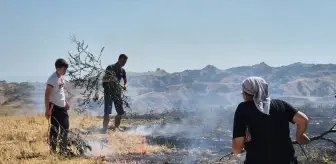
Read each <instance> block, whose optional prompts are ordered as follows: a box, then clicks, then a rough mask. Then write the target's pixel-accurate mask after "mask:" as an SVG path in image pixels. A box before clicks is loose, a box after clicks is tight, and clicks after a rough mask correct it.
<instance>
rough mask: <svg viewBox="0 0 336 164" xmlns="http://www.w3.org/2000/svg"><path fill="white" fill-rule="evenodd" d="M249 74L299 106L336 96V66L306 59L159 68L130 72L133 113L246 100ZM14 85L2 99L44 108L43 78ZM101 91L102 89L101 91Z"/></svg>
mask: <svg viewBox="0 0 336 164" xmlns="http://www.w3.org/2000/svg"><path fill="white" fill-rule="evenodd" d="M248 76H262V77H263V78H265V79H266V80H267V82H268V83H269V89H270V95H271V96H272V97H273V98H281V99H284V100H287V101H289V102H291V103H295V104H297V105H302V104H305V103H308V102H314V103H321V104H330V103H333V101H334V99H335V98H334V94H335V92H336V65H334V64H304V63H293V64H290V65H287V66H281V67H271V66H269V65H267V64H266V63H259V64H255V65H252V66H241V67H235V68H230V69H226V70H220V69H218V68H216V67H215V66H212V65H207V66H206V67H204V68H202V69H199V70H185V71H182V72H174V73H168V72H166V71H165V70H163V69H160V68H158V69H156V70H155V71H149V72H145V73H134V72H130V73H128V79H129V89H128V91H127V92H126V95H128V96H130V98H131V102H130V103H131V107H132V110H133V112H138V113H148V111H154V112H157V113H161V112H164V111H167V110H172V109H181V110H186V111H189V110H196V109H208V108H221V107H229V106H235V105H236V104H237V103H239V102H240V101H241V100H242V98H241V82H242V81H243V80H244V79H245V78H246V77H248ZM24 85H27V86H28V85H29V87H26V86H24ZM13 86H18V88H19V90H17V91H18V92H19V93H20V94H21V95H18V94H16V95H15V94H12V95H11V96H9V97H8V96H7V97H6V96H5V97H3V98H0V101H12V100H14V99H15V96H16V97H17V98H18V97H20V98H21V100H23V99H24V101H25V103H24V105H27V104H30V105H35V107H36V108H38V109H39V111H40V110H42V109H43V96H44V89H45V84H44V83H29V84H27V83H21V84H16V83H11V84H6V83H5V82H2V83H0V89H1V88H4V87H5V88H10V87H13ZM20 88H21V90H22V88H25V89H24V90H25V91H22V92H21V90H20ZM8 91H10V90H8V89H7V91H6V92H8ZM14 91H15V90H14ZM80 92H82V91H80V90H77V89H76V90H73V89H72V90H70V93H71V94H72V96H75V97H74V99H73V103H77V102H78V99H80ZM28 93H29V94H30V96H28V95H27V94H28ZM7 94H8V93H7ZM1 95H2V96H4V89H2V90H0V96H1ZM102 95H103V94H102V93H101V94H100V96H102ZM22 98H23V99H22ZM8 99H9V100H8ZM79 101H80V100H79ZM2 103H4V102H2ZM12 104H13V103H12ZM3 105H4V104H3ZM22 105H23V104H21V106H22ZM96 111H97V110H96ZM98 112H102V111H101V110H99V111H98Z"/></svg>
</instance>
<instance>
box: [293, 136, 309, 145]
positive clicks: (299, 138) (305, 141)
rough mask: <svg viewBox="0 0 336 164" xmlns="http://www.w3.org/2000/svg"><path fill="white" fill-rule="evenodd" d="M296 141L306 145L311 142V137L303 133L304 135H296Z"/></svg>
mask: <svg viewBox="0 0 336 164" xmlns="http://www.w3.org/2000/svg"><path fill="white" fill-rule="evenodd" d="M296 142H298V143H299V144H301V145H305V144H308V143H309V142H310V139H309V137H308V136H307V135H306V134H302V135H299V136H296Z"/></svg>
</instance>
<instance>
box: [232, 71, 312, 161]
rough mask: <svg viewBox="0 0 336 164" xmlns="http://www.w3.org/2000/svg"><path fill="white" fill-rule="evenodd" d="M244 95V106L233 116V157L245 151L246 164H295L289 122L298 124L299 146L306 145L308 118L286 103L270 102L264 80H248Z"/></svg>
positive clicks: (245, 81) (239, 106)
mask: <svg viewBox="0 0 336 164" xmlns="http://www.w3.org/2000/svg"><path fill="white" fill-rule="evenodd" d="M242 91H243V93H242V94H243V99H244V102H241V103H240V104H239V105H238V107H237V109H236V111H235V115H234V122H233V130H232V132H233V136H232V153H233V154H239V153H241V152H243V151H246V159H245V162H244V164H255V163H258V164H270V163H272V164H295V162H297V160H296V157H295V150H294V147H293V145H292V141H291V139H290V136H289V134H290V132H289V131H290V130H289V122H291V123H293V124H297V133H296V134H297V135H296V140H297V142H298V143H299V144H307V143H308V142H309V137H307V135H306V134H305V131H306V128H307V124H308V118H307V116H306V115H305V114H304V113H302V112H300V111H298V110H297V109H295V108H294V107H293V106H291V105H290V104H289V103H287V102H285V101H283V100H279V99H272V100H271V97H270V96H269V92H268V91H269V89H268V84H267V82H266V81H265V80H264V79H263V78H261V77H257V76H251V77H248V78H247V79H245V80H244V81H243V83H242Z"/></svg>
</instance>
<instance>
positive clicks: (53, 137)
mask: <svg viewBox="0 0 336 164" xmlns="http://www.w3.org/2000/svg"><path fill="white" fill-rule="evenodd" d="M50 110H51V125H50V133H49V144H50V146H51V149H52V150H53V151H56V147H57V144H58V139H57V136H58V135H59V136H60V144H59V147H60V150H61V151H64V150H66V149H67V145H68V140H67V138H68V130H69V115H68V111H67V109H66V108H65V107H59V106H57V105H54V104H50Z"/></svg>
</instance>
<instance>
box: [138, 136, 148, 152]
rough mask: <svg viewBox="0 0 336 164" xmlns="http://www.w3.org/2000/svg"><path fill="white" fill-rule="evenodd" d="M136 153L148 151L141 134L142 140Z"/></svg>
mask: <svg viewBox="0 0 336 164" xmlns="http://www.w3.org/2000/svg"><path fill="white" fill-rule="evenodd" d="M137 152H138V153H142V154H146V153H147V152H148V146H147V142H146V138H145V137H144V136H142V141H141V145H140V147H139V148H138V149H137Z"/></svg>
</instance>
